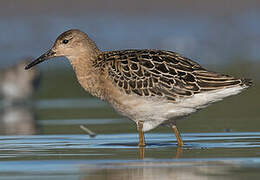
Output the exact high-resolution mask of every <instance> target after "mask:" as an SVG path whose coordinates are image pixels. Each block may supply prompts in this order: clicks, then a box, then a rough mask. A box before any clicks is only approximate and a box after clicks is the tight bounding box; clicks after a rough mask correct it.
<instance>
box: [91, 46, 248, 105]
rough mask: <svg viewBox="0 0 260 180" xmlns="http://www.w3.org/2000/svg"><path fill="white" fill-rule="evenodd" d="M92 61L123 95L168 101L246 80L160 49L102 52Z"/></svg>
mask: <svg viewBox="0 0 260 180" xmlns="http://www.w3.org/2000/svg"><path fill="white" fill-rule="evenodd" d="M95 64H96V67H98V66H100V67H101V68H102V69H106V70H107V71H108V73H109V76H110V77H111V78H112V79H113V82H114V84H115V85H116V86H117V87H119V88H120V89H121V90H123V91H124V92H125V93H126V94H137V95H139V96H147V97H149V96H162V97H165V98H167V99H168V100H171V101H176V99H179V98H186V97H191V96H193V95H194V94H197V93H201V92H204V91H211V90H218V89H222V88H227V87H232V86H236V85H238V84H240V85H244V84H245V83H250V81H247V80H245V79H238V78H234V77H232V76H227V75H222V74H219V73H215V72H211V71H207V70H206V69H204V68H203V67H201V66H200V65H199V64H197V63H195V62H193V61H192V60H190V59H188V58H184V57H182V56H180V55H179V54H177V53H175V52H171V51H163V50H152V49H151V50H150V49H145V50H122V51H108V52H103V53H101V54H100V55H99V56H98V58H97V60H96V61H95Z"/></svg>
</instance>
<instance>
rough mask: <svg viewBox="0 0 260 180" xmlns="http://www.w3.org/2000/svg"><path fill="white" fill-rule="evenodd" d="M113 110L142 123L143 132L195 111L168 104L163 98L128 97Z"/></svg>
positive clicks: (175, 104)
mask: <svg viewBox="0 0 260 180" xmlns="http://www.w3.org/2000/svg"><path fill="white" fill-rule="evenodd" d="M114 108H115V109H116V110H117V111H118V112H119V113H120V114H122V115H124V116H126V117H128V118H130V119H131V120H133V121H135V122H136V123H137V122H138V121H143V122H144V125H143V130H144V131H149V130H151V129H153V128H155V127H157V126H158V125H160V124H162V123H164V122H165V121H169V120H174V119H175V118H178V117H182V116H186V115H188V114H190V113H192V112H194V111H195V109H194V108H191V107H179V106H178V104H177V103H172V102H169V101H167V100H165V99H163V98H151V97H149V98H148V97H138V96H132V97H128V98H127V100H125V101H120V105H114Z"/></svg>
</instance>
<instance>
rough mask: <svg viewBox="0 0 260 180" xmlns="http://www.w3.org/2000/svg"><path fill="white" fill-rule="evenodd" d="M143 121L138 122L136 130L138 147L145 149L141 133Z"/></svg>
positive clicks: (142, 133)
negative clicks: (137, 132)
mask: <svg viewBox="0 0 260 180" xmlns="http://www.w3.org/2000/svg"><path fill="white" fill-rule="evenodd" d="M143 123H144V122H143V121H138V130H139V144H138V146H140V147H145V139H144V132H143Z"/></svg>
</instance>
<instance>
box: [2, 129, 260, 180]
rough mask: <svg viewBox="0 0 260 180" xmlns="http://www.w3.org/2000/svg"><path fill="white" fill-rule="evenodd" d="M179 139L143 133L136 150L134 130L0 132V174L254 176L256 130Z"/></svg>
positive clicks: (259, 163)
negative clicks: (141, 143) (178, 142)
mask: <svg viewBox="0 0 260 180" xmlns="http://www.w3.org/2000/svg"><path fill="white" fill-rule="evenodd" d="M183 139H184V142H185V144H186V145H185V146H184V147H183V148H177V146H176V139H175V137H174V136H173V134H166V133H163V134H156V133H148V134H147V135H146V140H147V147H146V148H145V149H139V148H138V146H137V140H138V137H137V134H110V135H97V136H96V137H95V138H90V137H89V136H88V135H31V136H1V137H0V141H1V146H0V160H1V164H0V167H1V168H0V175H1V177H0V179H17V178H18V176H19V178H18V179H35V178H39V176H41V179H47V178H52V179H61V178H62V179H79V178H83V179H84V178H86V179H96V178H100V179H104V178H105V179H117V178H119V179H120V178H122V177H124V178H123V179H136V178H139V179H157V178H158V177H161V178H162V179H171V178H173V177H175V178H177V179H187V178H195V179H217V178H224V179H230V178H238V179H243V177H257V174H258V171H259V168H260V158H258V157H259V155H260V133H257V132H255V133H194V134H188V133H187V134H186V133H185V134H183ZM142 154H144V155H142ZM142 158H144V159H143V160H142ZM249 169H250V171H248V170H249ZM43 175H44V176H43ZM240 175H242V177H241V176H240Z"/></svg>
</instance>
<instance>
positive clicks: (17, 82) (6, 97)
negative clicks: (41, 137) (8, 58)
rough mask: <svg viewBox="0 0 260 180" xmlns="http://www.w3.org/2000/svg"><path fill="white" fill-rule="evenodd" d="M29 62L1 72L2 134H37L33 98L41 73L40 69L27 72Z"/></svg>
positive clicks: (22, 62)
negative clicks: (26, 65)
mask: <svg viewBox="0 0 260 180" xmlns="http://www.w3.org/2000/svg"><path fill="white" fill-rule="evenodd" d="M28 62H29V59H28V60H25V61H21V62H20V63H18V64H16V65H14V66H12V67H8V68H5V69H2V70H1V72H0V95H1V110H0V125H1V128H0V133H1V134H8V135H11V134H17V135H20V134H21V135H26V134H35V133H37V126H36V123H35V114H34V112H33V102H32V98H33V95H34V94H35V92H36V90H37V88H38V85H39V81H40V72H39V70H38V69H32V70H30V71H29V72H28V71H25V70H24V66H25V64H27V63H28Z"/></svg>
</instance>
